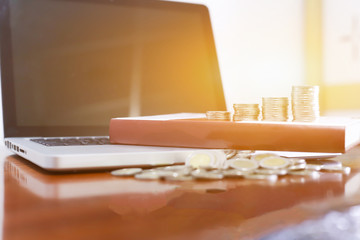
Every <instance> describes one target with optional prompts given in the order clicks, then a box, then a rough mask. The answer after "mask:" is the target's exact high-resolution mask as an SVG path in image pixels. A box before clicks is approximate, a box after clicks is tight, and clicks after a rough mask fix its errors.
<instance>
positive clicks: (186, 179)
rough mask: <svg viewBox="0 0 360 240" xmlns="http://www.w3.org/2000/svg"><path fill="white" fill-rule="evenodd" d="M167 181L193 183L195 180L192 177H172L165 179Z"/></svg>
mask: <svg viewBox="0 0 360 240" xmlns="http://www.w3.org/2000/svg"><path fill="white" fill-rule="evenodd" d="M165 180H166V181H179V182H184V181H191V180H194V178H193V177H192V176H181V175H179V176H171V177H165Z"/></svg>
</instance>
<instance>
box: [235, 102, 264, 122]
mask: <svg viewBox="0 0 360 240" xmlns="http://www.w3.org/2000/svg"><path fill="white" fill-rule="evenodd" d="M233 107H234V115H233V120H234V121H258V120H259V115H260V108H259V104H234V105H233Z"/></svg>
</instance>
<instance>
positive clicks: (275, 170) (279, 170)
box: [255, 168, 288, 176]
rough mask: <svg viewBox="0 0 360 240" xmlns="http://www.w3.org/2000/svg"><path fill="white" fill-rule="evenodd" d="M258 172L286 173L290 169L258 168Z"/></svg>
mask: <svg viewBox="0 0 360 240" xmlns="http://www.w3.org/2000/svg"><path fill="white" fill-rule="evenodd" d="M255 173H256V174H262V175H281V176H282V175H286V174H287V173H288V171H287V170H286V169H262V168H259V169H256V170H255Z"/></svg>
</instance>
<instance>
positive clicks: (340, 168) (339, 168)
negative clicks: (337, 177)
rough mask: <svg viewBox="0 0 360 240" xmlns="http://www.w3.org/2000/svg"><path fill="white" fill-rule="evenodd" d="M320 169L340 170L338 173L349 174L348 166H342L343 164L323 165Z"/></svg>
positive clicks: (327, 170) (328, 170)
mask: <svg viewBox="0 0 360 240" xmlns="http://www.w3.org/2000/svg"><path fill="white" fill-rule="evenodd" d="M321 171H326V172H340V173H344V174H350V172H351V168H350V167H344V166H341V167H339V166H331V165H324V166H323V167H322V168H321Z"/></svg>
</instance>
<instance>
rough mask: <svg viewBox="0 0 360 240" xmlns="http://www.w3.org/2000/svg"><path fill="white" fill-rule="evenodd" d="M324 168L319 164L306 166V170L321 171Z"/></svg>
mask: <svg viewBox="0 0 360 240" xmlns="http://www.w3.org/2000/svg"><path fill="white" fill-rule="evenodd" d="M323 167H324V166H323V165H319V164H306V167H305V169H308V170H315V171H320V170H321V169H322V168H323Z"/></svg>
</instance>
